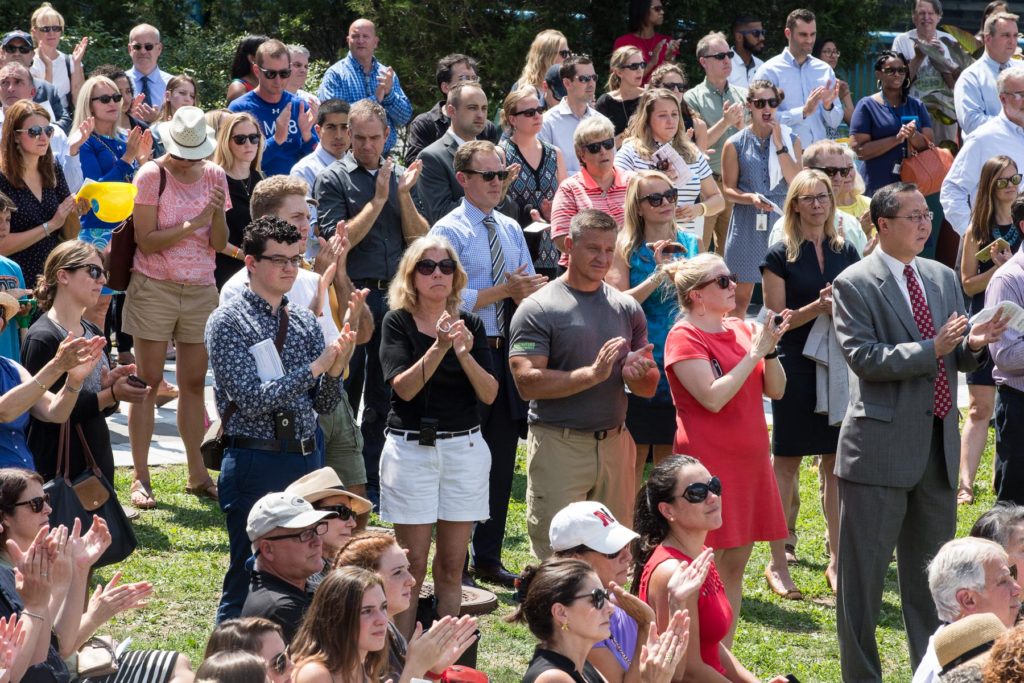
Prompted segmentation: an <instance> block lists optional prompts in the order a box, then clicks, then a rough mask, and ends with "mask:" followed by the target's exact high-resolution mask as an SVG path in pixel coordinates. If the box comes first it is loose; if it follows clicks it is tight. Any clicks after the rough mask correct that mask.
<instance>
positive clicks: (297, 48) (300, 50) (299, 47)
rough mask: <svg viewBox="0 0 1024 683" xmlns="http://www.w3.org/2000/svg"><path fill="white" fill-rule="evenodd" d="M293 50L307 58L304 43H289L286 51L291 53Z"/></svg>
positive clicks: (307, 51)
mask: <svg viewBox="0 0 1024 683" xmlns="http://www.w3.org/2000/svg"><path fill="white" fill-rule="evenodd" d="M293 52H298V53H299V54H303V55H306V59H309V50H307V49H306V46H305V45H300V44H299V43H294V44H292V45H289V46H288V53H289V54H291V53H293Z"/></svg>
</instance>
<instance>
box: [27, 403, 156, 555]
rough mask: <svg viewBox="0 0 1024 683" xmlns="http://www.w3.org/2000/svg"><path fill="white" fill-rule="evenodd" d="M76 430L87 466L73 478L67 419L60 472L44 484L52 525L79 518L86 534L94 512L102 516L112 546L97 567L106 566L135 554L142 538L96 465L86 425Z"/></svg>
mask: <svg viewBox="0 0 1024 683" xmlns="http://www.w3.org/2000/svg"><path fill="white" fill-rule="evenodd" d="M75 431H76V432H78V439H79V441H80V442H81V444H82V455H83V457H84V458H85V463H86V468H85V470H84V471H82V473H81V474H79V475H78V476H77V477H75V479H74V481H72V480H71V477H70V476H69V472H70V469H71V425H70V424H69V423H68V422H65V423H64V424H62V425H61V426H60V441H59V443H58V444H57V470H56V474H55V475H54V477H53V479H51V480H50V481H48V482H46V484H44V485H43V491H45V492H46V493H48V494H49V495H50V508H51V512H50V527H51V528H53V527H56V526H57V525H60V524H63V525H64V526H66V527H67V528H68V529H71V528H72V526H74V523H75V520H76V519H79V520H81V522H82V533H83V534H85V532H86V531H88V530H89V528H90V527H91V526H92V517H93V515H98V516H100V517H102V518H103V521H105V522H106V523H107V527H108V528H109V529H110V539H111V541H110V547H109V548H107V549H106V551H105V552H104V553H103V555H102V556H100V559H99V560H98V561H97V562H96V564H95V565H93V566H94V567H105V566H107V565H109V564H115V563H117V562H120V561H122V560H123V559H125V558H126V557H128V556H129V555H131V554H132V552H134V551H135V548H136V547H137V546H138V545H139V541H138V539H136V538H135V532H134V531H133V530H132V525H131V522H129V521H128V517H126V516H125V514H124V509H123V508H122V507H121V503H120V502H119V501H118V500H117V494H116V493H115V492H114V487H113V486H112V485H111V483H110V482H109V481H107V478H106V477H104V476H103V472H102V471H101V470H100V468H99V467H98V466H97V465H96V460H95V458H93V456H92V451H91V450H90V449H89V444H88V443H87V442H86V440H85V434H83V433H82V426H81V425H75Z"/></svg>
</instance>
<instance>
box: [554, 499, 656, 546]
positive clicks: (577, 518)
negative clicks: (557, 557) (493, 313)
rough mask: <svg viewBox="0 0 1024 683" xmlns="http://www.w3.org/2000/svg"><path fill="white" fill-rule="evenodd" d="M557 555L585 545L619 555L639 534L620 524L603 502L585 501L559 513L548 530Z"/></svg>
mask: <svg viewBox="0 0 1024 683" xmlns="http://www.w3.org/2000/svg"><path fill="white" fill-rule="evenodd" d="M548 536H549V537H550V538H551V548H552V550H554V551H555V552H559V551H561V550H568V549H570V548H575V547H576V546H580V545H585V546H587V547H588V548H590V549H591V550H596V551H597V552H599V553H617V552H619V551H620V550H622V549H623V548H624V547H625V546H626V544H628V543H631V542H632V541H633V540H635V539H637V538H640V534H638V533H636V532H635V531H633V530H632V529H629V528H627V527H624V526H622V525H621V524H619V522H618V520H616V519H615V516H614V515H612V513H611V512H610V511H609V510H608V508H606V507H605V506H604V505H602V504H601V503H599V502H597V501H594V500H585V501H581V502H579V503H570V504H569V505H566V506H565V507H564V508H562V509H561V510H559V511H558V514H556V515H555V516H554V518H553V519H552V520H551V528H550V529H549V531H548Z"/></svg>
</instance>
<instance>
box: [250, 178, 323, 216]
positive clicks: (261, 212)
mask: <svg viewBox="0 0 1024 683" xmlns="http://www.w3.org/2000/svg"><path fill="white" fill-rule="evenodd" d="M308 192H309V183H307V182H306V181H305V180H303V179H302V178H299V177H298V176H290V175H274V176H270V177H269V178H265V179H263V180H261V181H259V182H258V183H256V187H254V188H252V197H250V198H249V211H250V213H251V214H252V218H253V220H255V219H257V218H263V217H264V216H271V215H273V214H275V213H277V210H278V209H279V208H281V204H283V203H284V198H285V197H291V196H292V195H296V196H299V197H305V196H306V195H307V193H308Z"/></svg>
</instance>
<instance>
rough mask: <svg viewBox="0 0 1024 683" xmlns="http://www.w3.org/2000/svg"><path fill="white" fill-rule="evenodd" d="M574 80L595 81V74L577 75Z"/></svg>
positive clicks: (581, 81)
mask: <svg viewBox="0 0 1024 683" xmlns="http://www.w3.org/2000/svg"><path fill="white" fill-rule="evenodd" d="M576 80H577V81H579V82H580V83H597V74H590V75H589V76H577V77H576Z"/></svg>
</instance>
